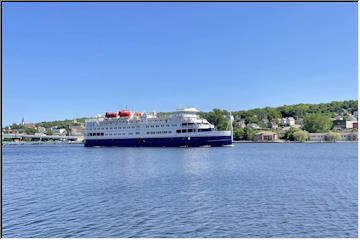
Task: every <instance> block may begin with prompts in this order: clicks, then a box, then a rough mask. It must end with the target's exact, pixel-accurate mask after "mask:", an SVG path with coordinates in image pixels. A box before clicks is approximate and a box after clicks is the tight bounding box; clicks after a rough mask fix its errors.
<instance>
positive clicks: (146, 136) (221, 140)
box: [84, 107, 232, 147]
mask: <svg viewBox="0 0 360 240" xmlns="http://www.w3.org/2000/svg"><path fill="white" fill-rule="evenodd" d="M198 112H199V111H198V110H197V109H195V108H192V107H189V108H178V109H176V111H175V112H173V113H171V114H166V115H164V114H159V116H158V115H157V114H156V112H152V113H142V112H130V111H128V110H121V111H118V112H106V114H105V116H101V115H97V116H96V118H93V119H89V120H87V121H86V123H85V136H84V146H86V147H93V146H120V147H199V146H224V145H231V144H232V116H231V114H230V115H229V116H228V121H229V129H230V130H229V131H216V130H215V128H214V125H212V124H210V123H209V122H208V121H207V120H206V119H203V118H201V117H200V116H199V115H198Z"/></svg>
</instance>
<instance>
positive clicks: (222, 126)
mask: <svg viewBox="0 0 360 240" xmlns="http://www.w3.org/2000/svg"><path fill="white" fill-rule="evenodd" d="M226 115H227V112H226V111H222V110H220V109H217V108H215V109H213V111H212V112H209V113H202V114H201V115H200V116H202V117H204V118H205V119H207V120H208V121H209V123H211V124H214V126H215V128H216V130H226V129H227V128H228V125H229V124H228V121H227V120H226V117H225V116H226Z"/></svg>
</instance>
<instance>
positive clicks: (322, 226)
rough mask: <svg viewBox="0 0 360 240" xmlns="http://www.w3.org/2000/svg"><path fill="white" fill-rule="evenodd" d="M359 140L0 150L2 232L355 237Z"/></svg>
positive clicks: (20, 234)
mask: <svg viewBox="0 0 360 240" xmlns="http://www.w3.org/2000/svg"><path fill="white" fill-rule="evenodd" d="M357 149H358V147H357V143H337V144H235V146H234V147H222V148H115V147H114V148H84V147H83V146H82V145H30V146H9V145H7V146H3V150H2V157H3V159H2V161H3V162H2V173H3V177H2V184H3V185H2V187H3V189H2V191H3V192H2V194H3V200H2V207H3V208H2V210H3V215H2V217H3V219H2V221H3V222H2V224H3V232H2V234H3V237H209V236H212V237H256V236H258V237H357V232H358V228H357V225H358V221H357V219H358V214H357V212H358V204H357V202H358V199H357V196H358V193H357V191H358V190H357V189H358V187H357V182H358V175H357V168H358V166H357V164H358V163H357Z"/></svg>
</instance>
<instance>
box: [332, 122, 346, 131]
mask: <svg viewBox="0 0 360 240" xmlns="http://www.w3.org/2000/svg"><path fill="white" fill-rule="evenodd" d="M332 128H333V129H334V130H341V129H345V128H346V121H345V120H334V121H333V127H332Z"/></svg>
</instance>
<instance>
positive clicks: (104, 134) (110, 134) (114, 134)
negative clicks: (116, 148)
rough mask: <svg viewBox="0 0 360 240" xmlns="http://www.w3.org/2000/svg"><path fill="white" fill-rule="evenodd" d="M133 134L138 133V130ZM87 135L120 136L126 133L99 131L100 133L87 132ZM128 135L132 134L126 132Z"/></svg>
mask: <svg viewBox="0 0 360 240" xmlns="http://www.w3.org/2000/svg"><path fill="white" fill-rule="evenodd" d="M135 134H136V135H139V134H140V132H136V133H135ZM87 135H88V136H116V135H118V136H120V135H126V134H125V133H103V132H101V133H88V134H87ZM128 135H133V133H128Z"/></svg>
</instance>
